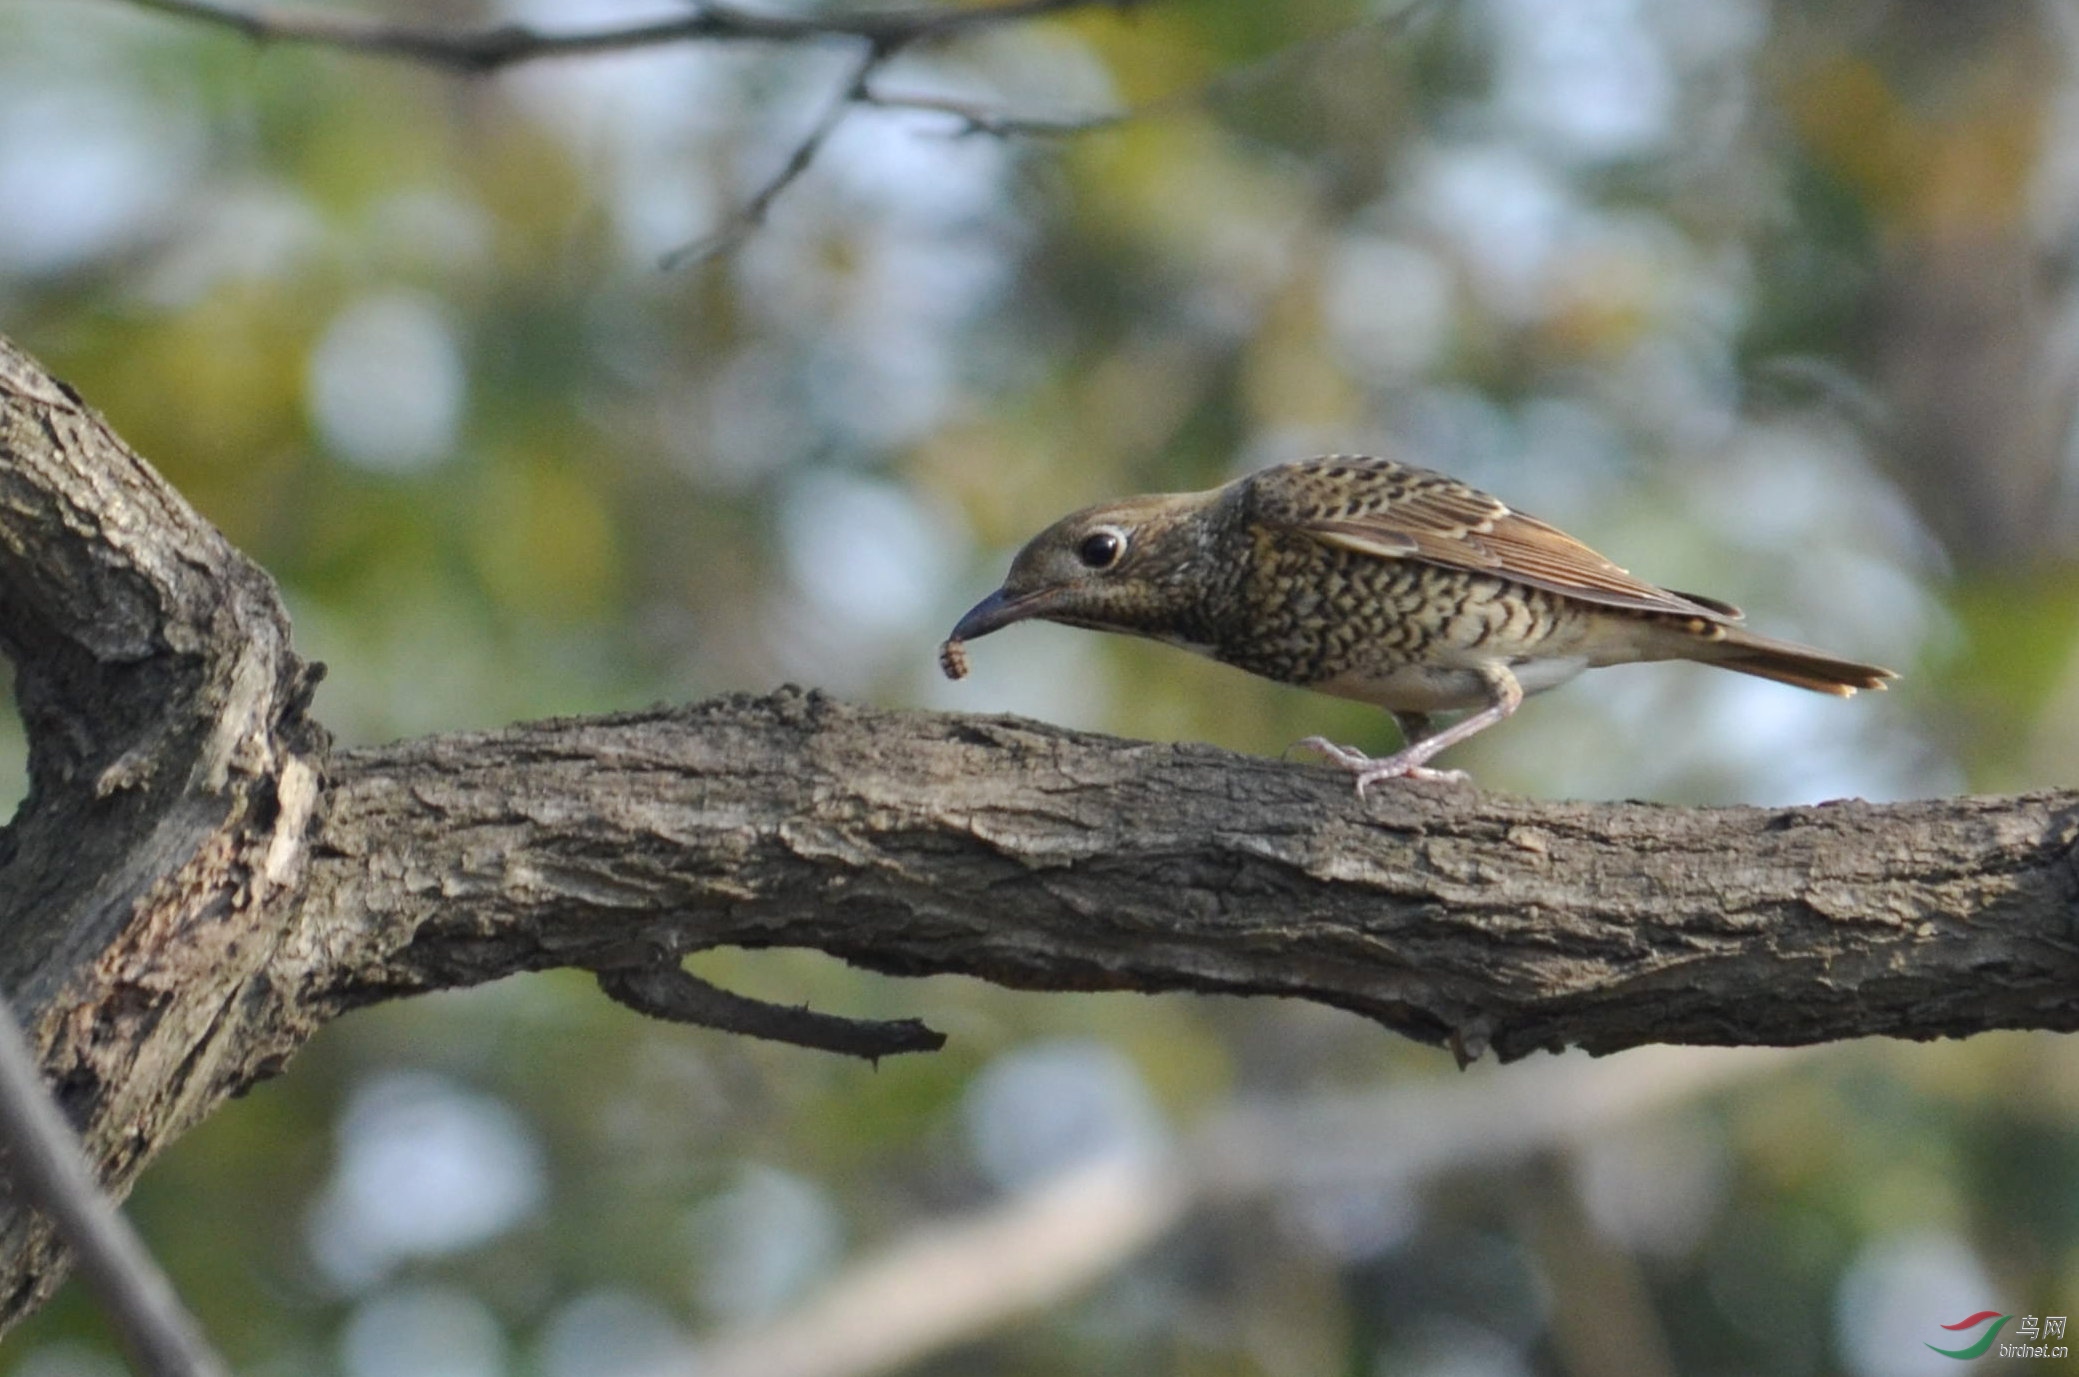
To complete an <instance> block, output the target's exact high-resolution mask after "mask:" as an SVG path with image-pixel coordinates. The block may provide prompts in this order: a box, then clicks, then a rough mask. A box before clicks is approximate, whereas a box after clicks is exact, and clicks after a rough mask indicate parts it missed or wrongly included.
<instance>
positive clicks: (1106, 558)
mask: <svg viewBox="0 0 2079 1377" xmlns="http://www.w3.org/2000/svg"><path fill="white" fill-rule="evenodd" d="M1125 553H1126V537H1125V536H1123V535H1120V534H1119V533H1118V532H1117V531H1092V532H1091V533H1090V534H1089V535H1086V536H1084V537H1083V543H1082V544H1081V545H1078V546H1076V558H1077V559H1079V560H1081V561H1083V563H1085V564H1087V565H1088V566H1090V567H1091V568H1092V569H1109V568H1111V567H1112V566H1113V565H1114V564H1117V563H1118V562H1119V556H1121V555H1123V554H1125Z"/></svg>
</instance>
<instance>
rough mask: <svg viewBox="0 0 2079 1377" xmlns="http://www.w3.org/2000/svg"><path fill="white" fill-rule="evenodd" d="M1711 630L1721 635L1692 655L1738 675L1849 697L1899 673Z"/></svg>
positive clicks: (1728, 629) (1733, 630)
mask: <svg viewBox="0 0 2079 1377" xmlns="http://www.w3.org/2000/svg"><path fill="white" fill-rule="evenodd" d="M1712 630H1713V631H1714V632H1720V633H1723V634H1719V635H1712V636H1711V637H1710V639H1709V641H1708V643H1707V645H1705V646H1702V647H1699V652H1698V653H1694V658H1696V659H1699V660H1704V661H1706V662H1708V663H1710V664H1714V665H1718V666H1720V667H1721V668H1724V669H1731V670H1737V671H1739V672H1740V673H1741V674H1753V675H1756V676H1758V677H1760V678H1763V679H1774V680H1775V681H1776V682H1777V683H1779V684H1792V685H1795V686H1796V687H1798V688H1801V689H1810V690H1812V691H1813V692H1814V693H1831V694H1833V695H1834V696H1835V697H1837V698H1849V697H1853V696H1854V694H1855V691H1856V690H1857V689H1881V688H1883V687H1884V685H1885V681H1886V680H1890V679H1896V678H1898V675H1897V674H1895V673H1893V672H1892V671H1891V670H1888V669H1883V668H1880V667H1879V666H1877V665H1865V664H1859V663H1857V662H1856V661H1854V660H1843V659H1841V658H1839V657H1838V656H1833V655H1828V654H1827V653H1826V652H1824V651H1820V650H1814V649H1812V648H1811V647H1810V646H1802V645H1797V644H1794V643H1792V642H1790V641H1777V640H1771V639H1770V638H1768V637H1767V636H1757V635H1755V634H1754V633H1753V632H1751V631H1745V630H1742V629H1741V628H1739V627H1736V626H1722V625H1721V626H1714V627H1713V628H1712Z"/></svg>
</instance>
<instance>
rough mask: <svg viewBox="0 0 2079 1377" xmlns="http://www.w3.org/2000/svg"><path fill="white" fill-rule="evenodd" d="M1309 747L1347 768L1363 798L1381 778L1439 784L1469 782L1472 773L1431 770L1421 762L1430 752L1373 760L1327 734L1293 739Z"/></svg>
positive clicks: (1401, 753)
mask: <svg viewBox="0 0 2079 1377" xmlns="http://www.w3.org/2000/svg"><path fill="white" fill-rule="evenodd" d="M1294 744H1295V745H1297V746H1303V747H1305V748H1306V749H1308V750H1312V751H1319V752H1320V753H1321V754H1322V755H1324V756H1326V757H1327V758H1328V760H1329V763H1330V764H1333V765H1335V766H1337V767H1338V768H1340V769H1344V770H1348V771H1349V772H1350V776H1351V778H1352V779H1353V780H1355V781H1356V783H1357V797H1359V798H1363V797H1364V791H1365V790H1366V789H1368V788H1370V787H1371V786H1372V785H1374V784H1377V783H1378V782H1379V781H1380V780H1382V779H1422V780H1431V781H1434V782H1436V783H1439V784H1467V783H1470V782H1471V781H1472V776H1471V775H1469V774H1467V773H1466V772H1465V771H1463V770H1432V769H1430V768H1429V767H1428V766H1427V765H1424V764H1423V763H1422V762H1423V761H1425V760H1427V759H1428V758H1429V754H1428V753H1427V752H1423V753H1419V754H1418V753H1417V752H1416V751H1415V750H1413V749H1410V750H1404V751H1400V752H1397V753H1396V754H1393V755H1389V756H1381V757H1380V758H1378V759H1376V760H1374V759H1373V758H1372V757H1371V756H1368V755H1366V754H1365V753H1364V752H1363V751H1360V750H1358V749H1357V748H1356V747H1354V746H1338V745H1336V744H1335V742H1333V741H1330V740H1329V739H1328V738H1327V737H1325V736H1310V737H1308V738H1307V739H1306V740H1304V741H1300V742H1296V743H1294Z"/></svg>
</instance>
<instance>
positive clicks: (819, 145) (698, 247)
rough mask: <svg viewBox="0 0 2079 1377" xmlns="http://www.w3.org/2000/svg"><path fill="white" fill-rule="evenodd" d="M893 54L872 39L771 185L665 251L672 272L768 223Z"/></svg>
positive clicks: (720, 250) (667, 268) (704, 258)
mask: <svg viewBox="0 0 2079 1377" xmlns="http://www.w3.org/2000/svg"><path fill="white" fill-rule="evenodd" d="M892 56H894V49H893V48H888V47H884V46H882V45H880V44H878V43H874V44H869V45H868V46H867V49H866V51H865V53H864V54H862V55H861V57H860V59H859V62H858V64H857V65H856V66H855V67H853V69H852V76H851V79H850V80H849V81H847V82H846V83H845V84H844V87H843V89H841V90H840V91H839V92H838V94H837V96H836V97H835V98H834V99H833V100H832V101H831V102H830V104H829V105H828V106H827V107H825V109H824V111H823V113H822V115H821V116H820V117H818V118H817V120H816V122H815V124H814V125H813V126H811V127H810V129H809V131H808V133H806V134H804V135H803V136H802V137H801V140H800V142H798V143H796V144H795V145H794V151H793V152H791V153H789V154H788V155H787V159H786V161H785V162H783V163H781V164H780V166H779V170H778V171H776V172H774V173H773V174H772V176H770V177H768V178H766V180H765V184H764V185H763V186H761V187H759V188H758V190H757V191H756V192H754V193H752V195H751V197H750V199H749V200H747V201H745V202H744V203H743V204H742V205H740V206H738V207H737V208H736V209H735V210H733V211H731V212H730V214H729V218H728V219H727V220H725V221H724V222H723V223H722V225H721V227H720V228H718V229H716V230H715V231H713V232H712V233H710V234H708V235H706V236H705V237H704V238H700V239H696V240H694V241H693V242H692V243H690V244H686V245H683V246H681V247H679V248H676V249H673V250H672V251H671V252H670V253H668V254H666V255H664V258H663V260H662V262H661V263H660V264H659V266H660V267H662V268H663V269H664V270H665V271H666V272H670V271H671V270H672V269H674V268H682V267H685V266H686V265H687V264H689V263H704V262H706V261H707V260H708V259H710V258H714V257H716V256H717V255H719V254H723V253H726V252H728V251H729V250H730V249H733V248H735V247H736V246H737V245H738V244H740V243H742V242H743V241H744V239H745V237H746V236H748V235H750V234H751V233H753V232H754V231H756V230H757V229H758V228H759V227H760V226H762V225H763V224H764V223H765V217H766V216H767V215H768V214H770V213H771V211H772V204H773V202H775V201H777V200H778V199H779V198H780V194H781V193H782V192H784V191H785V190H786V189H787V188H788V187H790V186H792V185H794V183H795V182H796V181H798V180H799V179H800V177H801V174H802V173H804V172H806V171H808V170H809V164H811V163H813V162H815V160H816V154H818V153H820V152H822V150H823V145H824V144H825V143H826V142H828V141H829V139H830V136H831V135H832V134H834V133H836V132H837V127H838V126H839V125H840V124H842V123H844V119H845V115H846V114H847V113H849V112H850V110H851V108H852V106H853V105H854V104H855V103H856V102H859V101H860V100H862V99H863V98H864V96H865V93H866V89H867V81H868V80H869V79H870V78H871V77H872V76H873V74H874V72H875V71H876V70H878V69H879V68H880V66H881V64H882V63H884V62H886V61H887V60H888V59H889V58H890V57H892Z"/></svg>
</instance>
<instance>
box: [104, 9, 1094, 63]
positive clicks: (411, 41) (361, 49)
mask: <svg viewBox="0 0 2079 1377" xmlns="http://www.w3.org/2000/svg"><path fill="white" fill-rule="evenodd" d="M129 3H131V4H133V5H135V6H137V7H138V8H140V9H148V10H157V11H159V12H160V13H162V14H170V15H175V16H178V17H180V18H183V19H193V20H199V21H201V22H203V23H207V24H215V25H218V26H220V27H223V28H228V29H233V30H236V31H237V32H238V33H241V34H243V35H245V36H246V37H247V38H250V39H252V40H253V41H254V42H256V43H295V44H305V45H312V46H317V47H325V48H337V49H341V50H343V51H347V52H355V53H362V54H365V55H368V56H371V57H394V58H403V59H405V60H407V61H411V62H420V63H424V64H426V65H428V66H433V67H444V68H447V69H449V70H451V71H458V72H488V71H494V70H496V69H498V68H500V67H509V66H512V65H514V64H516V63H521V62H532V61H535V60H537V59H540V58H546V57H574V56H580V55H583V54H587V53H603V52H620V51H624V50H627V49H630V48H650V47H658V46H661V45H664V44H671V43H686V42H710V43H728V42H749V43H812V42H819V41H823V40H826V39H855V40H862V41H864V42H866V43H868V44H869V45H872V46H873V47H876V48H879V49H883V50H889V51H892V50H893V49H895V48H898V47H906V46H909V45H911V44H917V43H929V42H935V41H940V40H944V39H948V38H953V37H956V36H958V35H960V34H964V33H971V32H974V31H975V30H978V29H986V28H991V27H994V26H997V25H1003V24H1016V23H1022V22H1025V21H1028V20H1033V19H1041V18H1045V17H1046V16H1048V15H1052V14H1061V13H1065V12H1067V11H1070V10H1078V9H1115V10H1124V9H1126V8H1128V7H1129V6H1130V5H1131V4H1132V3H1133V0H1009V3H1005V4H1000V5H988V6H974V7H971V8H941V7H917V8H904V9H893V10H883V11H879V12H875V11H868V12H865V13H859V14H844V13H836V14H816V15H812V16H796V15H768V14H758V13H753V12H750V11H745V10H739V9H736V8H734V7H733V6H728V5H712V4H710V5H700V6H696V7H695V8H694V9H693V10H692V11H691V12H690V13H688V14H686V15H684V16H683V17H679V18H673V19H661V20H653V21H651V22H648V23H642V24H622V25H613V26H609V27H606V28H597V29H577V30H572V31H569V32H565V33H547V32H543V31H542V30H540V29H536V28H532V27H530V26H528V25H525V24H500V25H496V26H494V27H490V28H483V29H470V30H460V31H457V30H451V29H442V28H432V27H428V26H425V25H419V24H404V23H397V22H394V21H391V20H385V19H379V18H375V17H373V16H369V15H361V14H336V13H332V12H329V11H320V10H311V9H290V8H281V9H272V8H270V9H250V10H249V9H243V8H240V7H238V6H236V5H227V4H222V3H219V0H129Z"/></svg>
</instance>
